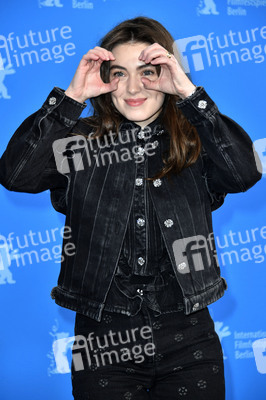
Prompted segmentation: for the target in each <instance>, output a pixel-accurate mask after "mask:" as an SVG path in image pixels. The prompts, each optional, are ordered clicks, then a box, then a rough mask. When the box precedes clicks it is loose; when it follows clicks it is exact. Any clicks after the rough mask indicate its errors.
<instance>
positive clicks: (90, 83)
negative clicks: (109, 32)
mask: <svg viewBox="0 0 266 400" xmlns="http://www.w3.org/2000/svg"><path fill="white" fill-rule="evenodd" d="M108 60H115V57H114V55H113V54H112V52H111V51H108V50H106V49H104V48H103V47H99V46H96V47H94V49H91V50H89V51H88V53H86V54H85V55H84V56H83V57H82V59H81V61H80V63H79V65H78V68H77V70H76V72H75V75H74V77H73V79H72V81H71V82H70V85H69V87H68V88H67V90H66V91H65V94H66V95H67V96H69V97H71V98H72V99H74V100H76V101H78V102H80V103H83V102H84V101H85V100H87V99H90V98H91V97H96V96H99V95H101V94H104V93H108V92H112V91H114V90H116V89H117V87H118V82H119V78H118V77H116V78H114V79H113V80H112V81H111V82H110V83H104V82H103V81H102V78H101V76H100V67H101V64H102V62H103V61H108Z"/></svg>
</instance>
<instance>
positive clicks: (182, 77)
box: [139, 43, 196, 99]
mask: <svg viewBox="0 0 266 400" xmlns="http://www.w3.org/2000/svg"><path fill="white" fill-rule="evenodd" d="M167 54H169V53H168V51H167V50H166V49H165V48H164V47H162V46H161V45H159V44H158V43H153V44H151V45H150V46H147V47H146V48H145V49H144V50H142V52H141V53H140V55H139V60H142V61H144V62H145V63H146V64H148V63H150V64H152V65H160V67H161V73H160V76H159V77H158V79H156V80H155V81H150V80H149V79H148V78H147V77H142V78H141V80H142V83H143V84H144V87H145V89H151V90H158V91H160V92H163V93H169V94H174V95H177V96H179V97H181V98H182V99H184V98H186V97H187V96H189V95H190V94H191V93H192V92H193V90H194V89H195V88H196V86H195V85H193V83H192V82H191V81H190V80H189V78H188V77H187V76H186V74H185V72H184V71H183V70H182V68H181V66H180V64H179V63H178V61H177V59H176V58H175V57H174V55H173V54H171V57H170V58H169V57H168V56H167Z"/></svg>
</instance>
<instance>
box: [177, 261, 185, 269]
mask: <svg viewBox="0 0 266 400" xmlns="http://www.w3.org/2000/svg"><path fill="white" fill-rule="evenodd" d="M186 266H187V264H186V263H185V262H182V263H181V264H178V266H177V269H178V270H179V271H183V270H184V269H185V268H186Z"/></svg>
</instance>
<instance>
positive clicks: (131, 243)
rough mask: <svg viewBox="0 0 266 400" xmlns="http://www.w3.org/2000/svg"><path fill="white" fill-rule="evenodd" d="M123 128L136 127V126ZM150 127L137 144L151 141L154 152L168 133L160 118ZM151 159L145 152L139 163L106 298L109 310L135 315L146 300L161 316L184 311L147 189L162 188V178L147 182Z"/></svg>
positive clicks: (139, 130) (139, 133)
mask: <svg viewBox="0 0 266 400" xmlns="http://www.w3.org/2000/svg"><path fill="white" fill-rule="evenodd" d="M123 126H124V127H127V128H129V129H131V128H132V129H134V128H135V129H136V127H137V125H136V124H134V123H127V124H124V125H123ZM149 126H150V127H152V130H151V131H149V132H148V131H147V130H146V131H145V130H144V131H143V130H142V129H138V130H137V131H136V142H135V143H134V145H139V146H140V147H142V148H143V146H144V145H145V144H146V143H148V142H152V143H153V144H154V152H155V151H156V149H158V148H159V146H160V137H161V135H162V134H166V132H165V131H164V129H158V127H159V125H158V119H157V120H156V121H154V123H152V124H150V125H149ZM155 127H156V128H155ZM150 154H151V153H150ZM148 157H152V155H147V154H145V153H144V159H143V161H142V162H138V163H137V174H136V180H135V188H134V196H133V203H132V207H131V211H130V215H129V219H128V225H127V229H126V233H125V237H124V241H123V246H122V249H121V253H120V258H119V262H118V266H117V270H116V274H115V277H114V281H113V282H112V284H111V288H110V291H109V293H108V295H107V300H106V303H105V308H104V309H105V310H106V311H112V312H124V313H126V314H128V315H135V314H136V313H137V312H138V311H139V309H140V307H141V303H142V302H143V301H144V302H145V303H146V305H147V306H148V307H150V308H152V309H153V310H155V311H156V312H158V313H159V314H160V313H162V312H172V311H181V310H182V309H183V300H182V298H183V296H182V292H181V288H180V287H179V285H178V284H177V282H176V278H175V276H174V272H173V268H172V266H171V261H170V258H169V255H168V252H167V249H166V246H165V243H164V240H163V236H162V233H161V229H160V226H159V223H158V219H157V216H156V213H155V209H154V206H153V204H152V199H151V196H150V194H149V189H148V185H149V184H153V185H154V186H155V187H156V186H158V187H159V186H160V184H161V182H160V179H158V180H155V181H153V183H151V182H147V181H146V180H145V179H144V178H145V177H147V162H148V159H147V158H148ZM114 306H116V308H114ZM118 309H119V310H120V311H118ZM128 310H130V311H128Z"/></svg>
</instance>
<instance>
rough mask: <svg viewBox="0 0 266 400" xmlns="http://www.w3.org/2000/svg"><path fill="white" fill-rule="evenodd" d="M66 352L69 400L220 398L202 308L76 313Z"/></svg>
mask: <svg viewBox="0 0 266 400" xmlns="http://www.w3.org/2000/svg"><path fill="white" fill-rule="evenodd" d="M75 336H76V341H75V343H74V345H73V350H72V355H73V359H72V385H73V396H74V399H75V400H106V399H108V400H146V399H153V400H162V399H167V400H177V399H179V398H180V399H186V400H224V399H225V387H224V366H223V355H222V349H221V344H220V341H219V337H218V335H217V334H216V332H215V330H214V323H213V320H212V318H211V317H210V314H209V310H208V309H207V308H205V309H203V310H200V311H198V312H196V313H193V314H191V315H185V314H183V313H180V312H172V313H169V314H162V315H159V316H155V314H154V312H153V311H152V310H151V309H150V308H148V307H147V306H146V305H145V304H143V307H142V309H141V310H140V312H139V313H138V314H137V315H135V316H134V317H129V316H127V315H123V314H118V313H111V312H104V313H103V318H102V320H101V322H97V321H95V320H93V319H91V318H88V317H85V316H84V315H81V314H76V323H75Z"/></svg>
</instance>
